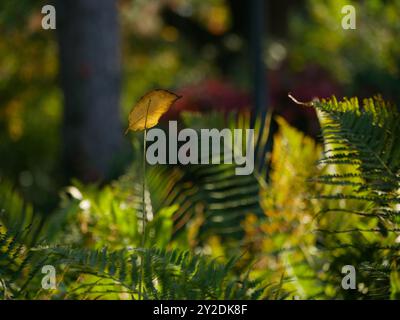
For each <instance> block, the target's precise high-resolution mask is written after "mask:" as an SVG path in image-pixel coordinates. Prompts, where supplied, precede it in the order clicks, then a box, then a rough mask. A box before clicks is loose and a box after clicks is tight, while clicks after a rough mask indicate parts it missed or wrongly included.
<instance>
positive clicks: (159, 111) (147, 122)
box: [125, 89, 181, 134]
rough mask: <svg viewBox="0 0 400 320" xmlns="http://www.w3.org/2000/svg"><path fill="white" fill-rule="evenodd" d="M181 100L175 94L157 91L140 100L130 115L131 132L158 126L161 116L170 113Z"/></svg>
mask: <svg viewBox="0 0 400 320" xmlns="http://www.w3.org/2000/svg"><path fill="white" fill-rule="evenodd" d="M179 98H181V97H180V96H178V95H176V94H175V93H173V92H170V91H167V90H163V89H156V90H153V91H150V92H149V93H147V94H145V95H144V96H143V97H141V98H140V100H139V101H138V103H136V105H135V106H134V107H133V108H132V110H131V112H130V113H129V126H128V129H126V132H125V134H127V133H128V132H129V130H132V131H137V130H144V129H149V128H152V127H154V126H155V125H157V123H158V121H159V120H160V118H161V116H162V115H163V114H164V113H165V112H167V111H168V109H169V108H170V107H171V105H172V104H173V103H174V102H175V101H176V100H178V99H179Z"/></svg>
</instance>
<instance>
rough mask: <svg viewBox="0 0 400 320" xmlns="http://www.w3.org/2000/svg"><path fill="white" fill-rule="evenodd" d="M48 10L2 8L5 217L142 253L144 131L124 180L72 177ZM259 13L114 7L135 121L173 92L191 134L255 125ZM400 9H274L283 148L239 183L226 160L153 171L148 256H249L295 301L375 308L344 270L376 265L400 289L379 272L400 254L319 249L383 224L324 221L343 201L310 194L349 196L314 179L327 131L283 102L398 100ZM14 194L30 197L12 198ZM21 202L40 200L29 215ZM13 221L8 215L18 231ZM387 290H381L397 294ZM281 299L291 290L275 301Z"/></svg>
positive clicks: (271, 44) (274, 67)
mask: <svg viewBox="0 0 400 320" xmlns="http://www.w3.org/2000/svg"><path fill="white" fill-rule="evenodd" d="M44 4H47V2H46V1H41V0H40V1H28V0H20V1H11V0H10V1H8V0H7V1H6V0H4V1H2V2H1V4H0V34H1V41H0V155H1V157H0V184H1V185H2V188H3V189H4V190H2V191H0V192H1V194H0V196H3V199H9V198H10V197H11V198H13V199H14V198H15V199H14V200H12V201H10V202H7V201H6V200H4V201H3V202H2V203H0V207H1V208H4V212H6V213H7V212H13V215H17V216H18V214H22V213H26V211H28V213H29V212H31V211H32V212H31V213H29V214H30V215H32V214H33V211H34V212H35V214H36V215H38V216H40V217H42V216H48V215H49V216H51V217H50V218H49V219H47V218H46V219H44V220H46V223H44V222H43V224H44V225H46V228H47V230H48V232H49V233H48V234H47V235H46V239H47V242H49V243H61V244H68V245H73V246H77V247H86V248H93V249H94V248H95V249H101V248H102V247H104V246H107V247H109V248H110V249H112V250H120V249H123V248H126V247H127V246H128V247H138V246H140V235H141V230H140V224H139V223H138V221H139V220H140V218H139V216H140V210H141V209H140V208H141V205H142V203H141V201H142V199H141V196H140V195H141V192H142V190H141V185H140V179H141V178H140V177H141V175H140V174H139V173H140V172H141V171H140V169H139V168H140V167H139V164H140V150H141V136H135V135H134V136H133V137H132V141H131V147H132V148H131V149H132V150H133V151H132V152H131V153H129V154H127V155H125V157H126V159H124V161H123V165H122V164H120V166H121V168H119V170H117V171H119V172H121V171H122V172H125V173H124V174H122V175H118V176H116V177H115V179H113V181H111V182H104V181H102V182H101V183H94V184H86V183H82V182H80V181H79V179H71V178H74V177H68V180H66V179H65V177H64V174H63V166H62V150H61V149H62V143H63V142H62V137H61V133H60V132H61V127H62V122H63V102H62V98H63V93H62V90H61V89H60V87H59V68H60V66H59V61H58V57H57V52H58V44H57V39H56V34H55V33H54V32H52V31H45V30H42V28H41V18H42V14H41V13H40V10H41V7H42V6H43V5H44ZM347 4H353V5H354V6H355V7H356V9H357V29H356V30H343V29H342V28H341V19H342V17H343V15H342V14H341V8H342V7H343V6H344V5H347ZM247 7H248V5H247V3H246V1H242V2H239V1H236V0H231V1H228V0H201V1H200V0H152V1H148V0H135V1H130V0H120V1H118V16H119V25H120V31H121V49H122V52H121V55H122V90H121V121H122V122H123V124H124V125H125V124H126V120H127V114H128V112H129V110H130V108H131V107H132V104H133V102H134V101H137V100H138V99H139V98H140V97H141V96H142V95H143V94H144V93H145V92H147V91H148V90H151V89H153V88H156V87H161V88H170V89H172V90H174V91H175V92H177V93H178V94H181V95H183V98H182V99H181V100H179V101H178V102H177V103H176V104H175V105H174V106H173V108H172V110H170V112H169V113H168V114H167V115H166V116H165V118H164V120H170V119H178V120H179V121H180V125H182V126H188V127H199V126H200V125H202V126H203V127H204V128H207V127H224V126H229V127H233V126H235V127H238V126H239V127H240V126H243V127H246V126H248V125H249V121H250V120H249V118H248V116H247V111H249V110H250V109H251V106H252V104H253V97H252V90H253V86H254V83H253V82H252V77H251V72H250V71H249V69H250V65H251V55H250V51H251V44H250V40H249V38H250V36H251V32H250V31H249V30H248V29H249V26H248V25H249V23H248V20H246V18H245V17H242V16H241V15H242V13H243V12H246V11H245V10H247V11H248V9H246V8H247ZM399 12H400V1H399V0H392V1H385V0H364V1H355V0H346V1H345V0H340V1H339V0H327V1H319V0H302V1H291V0H285V1H268V2H266V9H265V17H266V27H265V37H264V41H263V44H262V57H263V63H264V65H265V78H266V79H265V80H266V87H265V88H264V90H265V92H266V94H267V98H268V111H269V112H270V114H269V120H268V119H267V120H266V121H267V122H268V121H270V122H268V123H267V124H266V126H265V128H262V126H261V122H262V121H264V120H258V121H259V122H258V123H257V124H256V128H257V130H259V132H261V136H260V139H259V141H257V143H258V144H259V146H260V148H261V147H262V148H264V147H265V146H266V145H267V141H266V138H265V137H269V138H268V139H269V140H268V141H269V142H271V141H272V143H273V146H274V147H273V151H272V153H271V154H270V153H268V154H267V155H266V158H264V155H262V156H261V157H260V158H259V159H258V168H259V169H257V170H256V172H255V174H254V175H252V176H250V177H247V178H246V179H247V180H246V179H238V180H235V177H234V176H233V173H232V171H233V169H232V167H229V166H222V165H221V166H217V167H215V166H210V167H201V166H200V167H190V168H182V167H165V168H153V167H152V168H149V172H148V184H149V185H148V188H149V190H146V199H147V200H146V216H147V218H148V220H149V225H148V229H147V233H148V234H147V241H148V243H147V244H146V246H156V247H157V248H162V249H169V250H174V249H182V250H189V251H191V252H192V253H195V254H198V253H202V254H204V255H206V256H210V257H212V258H218V259H219V261H222V262H223V263H226V262H227V261H228V260H229V257H231V256H232V255H238V256H241V258H240V259H239V261H238V263H237V264H236V265H235V267H234V269H233V271H232V272H233V274H235V275H237V276H239V277H240V275H243V274H245V273H247V272H248V270H249V266H250V265H251V267H252V273H251V276H252V277H254V278H258V277H260V278H261V279H263V280H262V281H261V282H262V283H264V284H265V285H267V284H268V283H280V284H282V281H283V279H284V280H285V290H287V291H286V292H294V293H293V294H291V295H290V294H288V295H287V296H285V295H283V296H282V297H291V298H296V297H300V298H327V297H328V298H332V297H333V298H355V297H356V298H360V297H361V298H364V297H367V298H371V297H373V295H372V296H368V294H369V293H370V292H371V290H373V288H372V289H371V288H370V291H369V292H368V289H367V284H366V283H367V282H368V279H369V278H368V277H367V276H366V277H364V276H363V275H362V274H360V277H361V278H360V279H362V280H360V285H359V287H358V290H356V293H354V294H353V293H351V292H350V291H349V292H344V291H343V290H339V289H338V283H340V279H341V272H340V268H341V266H342V265H343V264H354V265H359V264H361V263H362V262H363V261H367V260H368V261H376V263H378V264H379V266H371V265H366V266H365V270H367V271H368V270H373V271H374V272H375V274H376V273H378V276H377V279H378V281H381V282H384V284H385V286H389V287H390V286H392V289H393V286H396V283H397V285H398V286H399V287H400V285H399V284H398V280H393V279H398V278H397V277H398V276H397V273H396V272H393V271H392V273H390V272H391V271H390V270H389V278H390V279H392V281H391V282H390V281H389V280H388V276H387V275H388V273H387V272H386V273H385V272H383V271H382V270H381V269H379V268H382V267H385V266H388V265H391V266H393V264H396V263H397V262H396V259H392V260H390V259H389V260H390V261H391V262H390V261H389V260H387V259H386V260H385V259H383V260H384V261H383V262H382V259H381V256H380V253H377V252H375V251H371V250H368V249H365V248H364V247H360V248H357V249H351V248H347V249H343V248H339V249H338V251H334V252H333V251H328V252H329V253H326V251H325V250H323V249H325V247H328V246H329V245H332V244H334V243H338V241H339V240H338V238H339V239H340V241H342V240H343V241H344V242H346V240H347V242H350V243H351V242H354V243H359V242H360V243H361V242H363V241H364V240H365V234H364V233H363V234H362V235H360V234H359V233H356V235H353V234H351V233H349V234H347V233H343V234H340V235H337V234H335V235H332V234H330V233H329V232H328V233H326V232H323V231H321V232H315V230H320V229H321V230H322V229H324V230H338V229H342V230H345V229H349V228H353V227H354V226H357V228H378V227H381V226H378V225H377V222H376V221H374V222H370V221H369V220H368V221H364V220H362V219H360V217H357V216H353V215H351V216H350V217H346V219H343V218H341V217H340V216H338V215H335V214H332V213H329V214H326V215H320V213H321V212H322V211H324V210H326V209H327V208H328V207H329V206H330V205H332V203H333V202H334V201H335V199H314V198H312V197H310V195H312V194H314V195H315V194H324V193H325V194H332V193H333V192H339V191H340V192H346V191H349V190H351V187H350V186H347V185H339V186H337V185H321V184H316V183H306V182H305V181H307V179H310V178H312V177H316V176H323V175H324V174H327V170H328V169H327V168H326V167H325V166H323V165H318V166H316V165H315V163H316V162H317V161H318V159H320V158H321V155H322V151H323V147H322V146H321V145H320V144H319V142H320V141H321V140H320V139H319V136H318V134H319V132H320V125H319V122H318V120H317V117H316V112H315V110H314V109H313V108H299V106H296V105H295V104H294V103H292V102H290V101H289V100H288V99H287V93H288V92H292V94H293V95H294V96H295V97H297V98H299V99H300V100H304V101H308V100H311V99H313V98H314V97H319V98H325V97H330V96H331V95H336V96H339V97H342V96H359V97H361V98H363V97H369V96H372V95H374V94H377V93H380V94H382V96H383V97H384V98H385V99H386V100H388V101H392V102H394V103H396V104H397V105H399V103H400V93H399V92H400V91H399V90H398V84H399V76H400V74H399V73H400V58H399V57H400V43H399V42H398V41H396V40H395V39H396V38H397V37H396V36H397V34H399V32H400V20H399ZM243 16H245V15H244V14H243ZM243 114H246V116H243ZM226 115H228V117H227V116H226ZM241 117H242V118H241ZM271 122H272V124H271ZM161 125H163V124H161ZM263 137H264V138H263ZM99 143H101V142H100V141H99ZM128 148H129V146H128ZM338 172H340V170H339V171H338ZM77 178H80V177H77ZM11 190H14V191H11ZM13 192H14V193H15V194H18V196H16V195H14V196H10V197H7V195H9V194H13ZM18 199H19V200H18ZM336 200H337V199H336ZM235 201H236V202H235ZM339 202H340V208H352V210H358V209H359V210H364V205H363V204H360V203H358V202H357V201H355V200H354V199H340V201H339ZM13 203H14V204H13ZM18 203H19V204H18ZM24 203H30V204H32V205H29V206H28V207H29V208H25V205H24ZM367 206H368V205H367ZM369 206H371V204H369ZM18 212H20V213H18ZM50 212H51V214H50ZM15 219H16V220H15V221H14V222H13V223H11V222H12V219H11V218H8V220H7V219H6V218H3V220H4V221H8V222H7V224H9V225H14V224H15V223H17V222H18V221H19V220H18V218H15ZM0 220H1V219H0ZM3 220H1V221H3ZM28 220H29V219H28ZM44 220H43V221H44ZM47 220H48V221H47ZM10 221H11V222H10ZM382 223H383V222H382ZM393 223H394V222H393ZM312 231H313V232H312ZM368 237H369V236H366V238H367V240H371V239H370V238H368ZM392 240H393V239H391V240H390V241H392ZM32 241H33V240H32ZM388 241H389V240H388ZM390 241H389V242H390ZM379 272H383V273H381V274H380V275H382V274H383V275H384V276H382V277H380V276H379ZM366 274H367V275H368V276H370V274H371V273H368V272H367V273H366ZM363 277H364V278H363ZM286 279H288V280H287V283H286ZM338 279H339V280H338ZM385 281H386V282H385ZM396 281H397V282H396ZM380 288H382V287H380ZM384 288H386V287H384ZM64 289H65V288H64ZM65 290H66V289H65ZM380 290H382V289H380ZM388 290H389V289H388ZM399 290H400V289H398V287H397V288H394V290H392V292H395V294H396V292H398V291H399ZM278 291H279V290H278ZM383 291H384V290H383ZM384 293H385V292H383V293H382V292H377V295H376V296H378V297H382V296H383V297H387V295H386V296H385V294H384ZM395 294H394V295H393V296H392V297H397V296H395ZM59 297H63V295H62V293H60V296H59ZM270 297H274V298H279V297H281V296H280V294H279V292H278V293H276V291H274V292H273V293H272V294H271V296H270Z"/></svg>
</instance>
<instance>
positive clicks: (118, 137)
mask: <svg viewBox="0 0 400 320" xmlns="http://www.w3.org/2000/svg"><path fill="white" fill-rule="evenodd" d="M56 12H57V33H58V40H59V55H60V77H61V85H62V89H63V92H64V123H63V141H64V145H63V160H64V162H65V169H66V174H67V178H70V177H77V178H79V179H81V180H83V181H97V180H101V179H104V178H108V177H109V174H110V170H111V167H112V165H113V162H114V161H115V156H116V155H117V154H118V153H119V150H120V148H121V145H122V141H123V140H122V137H123V136H122V128H121V123H120V114H119V96H120V39H119V27H118V17H117V4H116V1H114V0H68V1H65V0H57V1H56Z"/></svg>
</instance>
